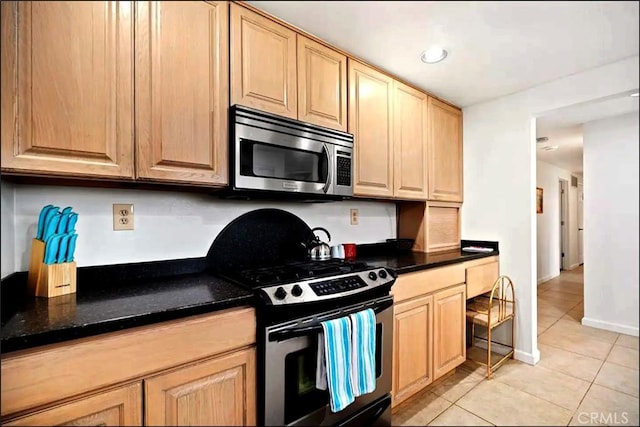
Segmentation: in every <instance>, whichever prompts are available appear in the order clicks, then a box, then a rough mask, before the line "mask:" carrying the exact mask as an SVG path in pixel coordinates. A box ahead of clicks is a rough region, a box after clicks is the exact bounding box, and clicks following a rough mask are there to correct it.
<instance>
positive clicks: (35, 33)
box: [2, 1, 133, 178]
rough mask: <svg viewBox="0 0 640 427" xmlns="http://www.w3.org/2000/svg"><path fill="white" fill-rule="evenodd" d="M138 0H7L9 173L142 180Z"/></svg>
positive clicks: (5, 165)
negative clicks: (136, 83) (137, 174)
mask: <svg viewBox="0 0 640 427" xmlns="http://www.w3.org/2000/svg"><path fill="white" fill-rule="evenodd" d="M132 4H133V2H125V1H123V2H104V1H94V2H75V1H52V2H44V1H40V2H2V23H3V25H2V39H3V40H2V128H3V130H2V132H3V133H2V169H3V171H21V172H27V173H36V174H42V173H44V174H52V175H72V176H108V177H119V178H133V86H132V83H133V75H132V73H133V66H132V59H133V22H132V16H133V10H132ZM14 18H15V19H14Z"/></svg>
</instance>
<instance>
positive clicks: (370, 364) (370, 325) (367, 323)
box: [349, 308, 376, 397]
mask: <svg viewBox="0 0 640 427" xmlns="http://www.w3.org/2000/svg"><path fill="white" fill-rule="evenodd" d="M349 319H350V320H351V351H352V353H351V354H352V356H351V382H352V384H353V394H354V395H355V396H356V397H357V396H362V395H363V394H367V393H371V392H372V391H374V390H375V389H376V314H375V312H374V311H373V310H372V309H370V308H368V309H366V310H363V311H359V312H357V313H354V314H350V315H349Z"/></svg>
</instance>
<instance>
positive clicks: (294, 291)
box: [291, 285, 302, 297]
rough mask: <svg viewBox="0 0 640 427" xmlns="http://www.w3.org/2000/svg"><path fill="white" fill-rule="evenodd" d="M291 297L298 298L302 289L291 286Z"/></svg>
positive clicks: (297, 286)
mask: <svg viewBox="0 0 640 427" xmlns="http://www.w3.org/2000/svg"><path fill="white" fill-rule="evenodd" d="M291 295H293V296H294V297H299V296H300V295H302V288H301V287H300V286H299V285H293V288H291Z"/></svg>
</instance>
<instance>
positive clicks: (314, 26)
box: [248, 1, 639, 107]
mask: <svg viewBox="0 0 640 427" xmlns="http://www.w3.org/2000/svg"><path fill="white" fill-rule="evenodd" d="M248 3H251V4H253V5H255V6H257V7H259V8H261V9H263V10H266V11H267V12H270V13H271V14H273V15H275V16H277V17H279V18H281V19H283V20H285V21H287V22H290V23H291V24H293V25H296V26H297V27H299V28H301V29H303V30H305V31H307V32H309V33H311V34H314V35H316V36H317V37H319V38H321V39H323V40H326V41H327V42H329V43H331V44H333V45H335V46H338V47H340V48H342V49H344V50H346V51H348V52H350V53H352V54H354V55H356V56H358V57H361V58H363V59H364V60H366V61H368V62H370V63H372V64H375V65H377V66H379V67H381V68H383V69H385V70H388V71H389V72H391V73H393V74H395V75H397V76H399V77H401V78H402V79H404V80H406V81H408V82H411V83H413V84H415V85H416V86H418V87H421V88H423V89H425V90H427V91H429V92H431V93H433V94H435V95H437V96H439V97H441V98H443V99H446V100H448V101H450V102H452V103H454V104H456V105H459V106H462V107H464V106H468V105H472V104H475V103H479V102H482V101H485V100H489V99H492V98H497V97H499V96H502V95H506V94H509V93H514V92H518V91H521V90H523V89H526V88H529V87H533V86H536V85H538V84H541V83H544V82H547V81H551V80H554V79H557V78H560V77H563V76H566V75H569V74H574V73H577V72H580V71H584V70H587V69H589V68H594V67H597V66H601V65H605V64H608V63H611V62H614V61H617V60H620V59H623V58H627V57H629V56H633V55H638V39H639V30H638V28H639V19H638V13H639V8H638V2H636V1H632V2H627V1H616V2H591V1H575V2H565V1H562V2H561V1H552V2H549V1H545V2H490V1H487V2H484V1H482V2H477V1H474V2H467V1H465V2H460V1H442V2H440V1H249V2H248ZM434 44H438V45H441V46H442V47H444V48H445V49H447V50H448V52H449V56H448V57H447V59H446V60H445V61H443V62H441V63H438V64H432V65H427V64H423V63H422V62H420V60H419V56H420V53H421V52H422V51H423V50H424V49H425V48H427V47H429V46H431V45H434Z"/></svg>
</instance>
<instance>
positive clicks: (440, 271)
mask: <svg viewBox="0 0 640 427" xmlns="http://www.w3.org/2000/svg"><path fill="white" fill-rule="evenodd" d="M459 283H464V265H463V264H456V265H451V266H447V267H440V268H434V269H432V270H425V271H418V272H415V273H409V274H403V275H401V276H400V277H398V280H396V283H395V284H394V285H393V288H392V289H391V293H392V294H393V297H394V300H395V302H396V303H397V302H400V301H405V300H408V299H410V298H414V297H417V296H419V295H424V294H428V293H431V292H435V291H438V290H440V289H444V288H447V287H449V286H451V285H457V284H459Z"/></svg>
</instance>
